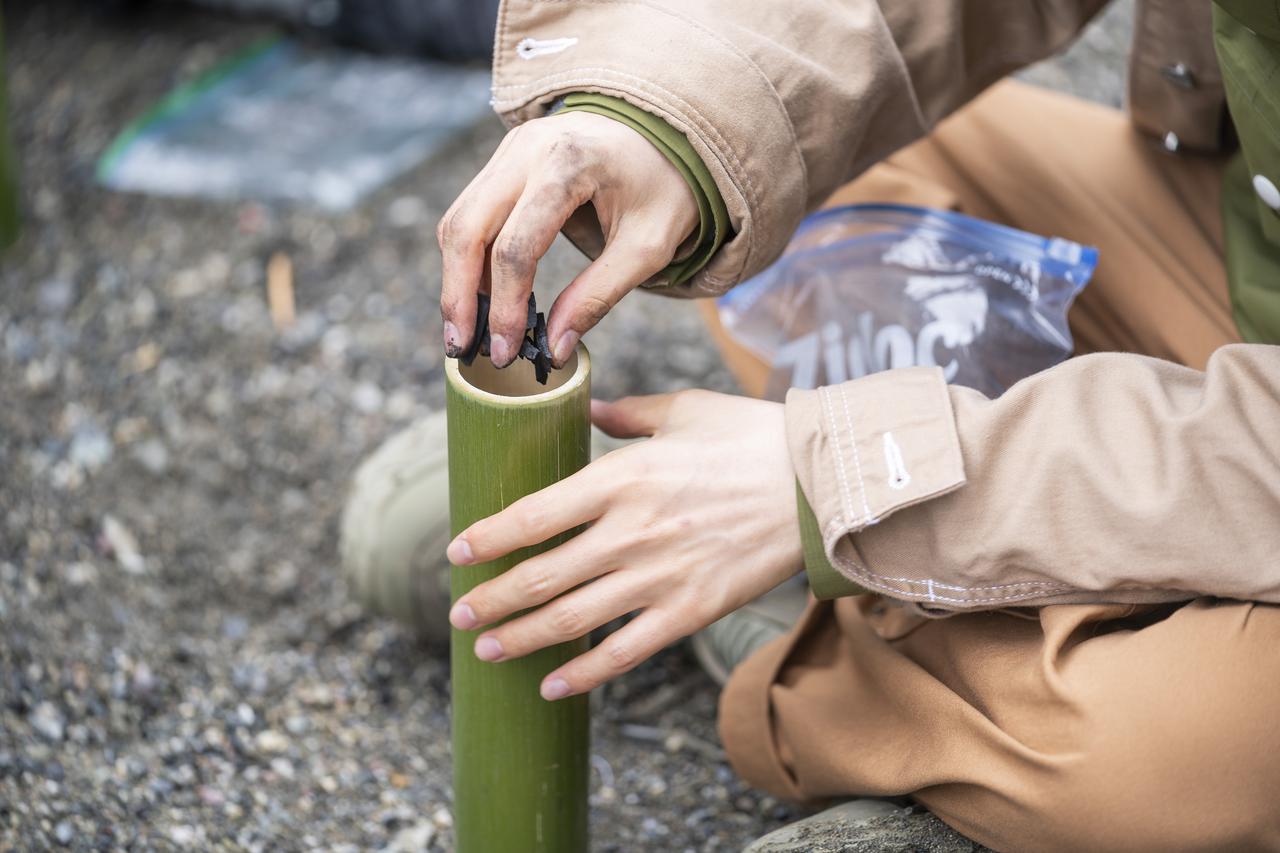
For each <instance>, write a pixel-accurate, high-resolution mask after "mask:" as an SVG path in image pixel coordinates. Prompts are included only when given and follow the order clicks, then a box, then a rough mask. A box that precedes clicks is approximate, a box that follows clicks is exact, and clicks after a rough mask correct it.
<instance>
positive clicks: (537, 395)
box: [446, 344, 591, 403]
mask: <svg viewBox="0 0 1280 853" xmlns="http://www.w3.org/2000/svg"><path fill="white" fill-rule="evenodd" d="M590 362H591V359H590V356H588V355H587V351H586V348H584V347H583V346H582V345H581V344H579V345H578V347H577V349H575V350H574V353H573V355H571V356H569V360H568V361H567V362H566V363H565V366H564V367H562V368H560V369H558V370H556V369H552V371H551V375H550V376H549V377H547V384H546V385H539V384H538V380H537V379H536V378H535V375H534V369H533V363H532V362H529V361H525V360H524V359H516V361H515V362H514V363H513V364H511V365H509V366H508V367H504V368H502V369H501V370H499V369H498V368H496V367H494V366H493V362H491V361H489V359H487V358H477V359H476V360H475V361H473V362H472V363H471V364H470V365H466V364H463V363H462V362H460V361H458V360H456V359H450V360H449V362H448V365H447V367H446V370H447V371H448V372H449V373H450V374H451V378H453V379H454V380H455V381H456V382H457V383H458V385H460V386H461V387H462V388H463V389H465V390H467V391H470V392H473V393H477V394H479V395H480V396H488V397H493V398H497V399H501V400H511V399H513V398H523V399H522V400H521V402H529V403H533V402H541V401H542V400H550V399H553V398H555V397H560V396H563V395H564V394H566V393H568V392H569V391H571V390H573V389H574V388H576V387H578V386H579V385H581V384H582V383H583V381H584V380H585V379H586V376H587V373H588V371H589V368H590Z"/></svg>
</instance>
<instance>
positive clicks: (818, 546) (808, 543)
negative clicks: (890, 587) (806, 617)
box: [796, 481, 866, 599]
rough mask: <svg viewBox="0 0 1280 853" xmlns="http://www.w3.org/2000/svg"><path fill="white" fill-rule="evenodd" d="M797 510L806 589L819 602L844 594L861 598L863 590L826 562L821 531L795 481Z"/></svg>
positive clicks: (816, 518) (807, 501)
mask: <svg viewBox="0 0 1280 853" xmlns="http://www.w3.org/2000/svg"><path fill="white" fill-rule="evenodd" d="M796 507H797V508H798V509H799V510H800V544H801V545H802V546H803V548H804V570H805V572H806V573H807V574H808V575H809V588H810V589H812V590H813V594H814V596H816V597H817V598H820V599H828V598H842V597H844V596H846V595H861V594H863V593H864V592H866V590H865V589H863V588H862V587H860V586H858V585H857V584H856V583H854V582H853V581H851V580H849V579H848V578H847V577H845V576H844V575H842V574H840V572H838V571H836V567H835V566H833V565H831V561H830V560H828V559H827V551H826V548H824V547H823V545H822V530H821V528H819V527H818V517H817V516H816V515H814V513H813V508H812V507H811V506H809V499H808V498H806V497H805V496H804V490H803V489H801V488H800V483H799V482H798V481H797V482H796Z"/></svg>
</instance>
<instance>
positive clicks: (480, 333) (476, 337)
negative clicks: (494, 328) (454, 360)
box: [459, 293, 489, 367]
mask: <svg viewBox="0 0 1280 853" xmlns="http://www.w3.org/2000/svg"><path fill="white" fill-rule="evenodd" d="M481 349H483V350H484V355H488V354H489V295H488V294H487V293H478V294H476V328H475V334H473V335H472V336H471V344H470V346H468V347H467V349H466V351H465V352H463V353H462V355H461V356H459V358H460V359H461V361H462V363H463V364H465V365H467V366H468V367H470V366H471V363H472V362H473V361H475V360H476V356H477V355H480V350H481Z"/></svg>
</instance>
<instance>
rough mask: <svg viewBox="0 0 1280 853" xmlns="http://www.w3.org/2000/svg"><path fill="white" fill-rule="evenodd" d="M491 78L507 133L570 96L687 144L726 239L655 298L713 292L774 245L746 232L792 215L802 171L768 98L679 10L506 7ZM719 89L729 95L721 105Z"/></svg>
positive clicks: (748, 66) (735, 59) (746, 63)
mask: <svg viewBox="0 0 1280 853" xmlns="http://www.w3.org/2000/svg"><path fill="white" fill-rule="evenodd" d="M627 33H633V34H642V35H643V37H635V38H632V37H627V36H626V35H624V34H627ZM606 34H614V35H613V37H605V35H606ZM659 45H660V46H661V49H658V47H657V46H659ZM672 57H679V58H680V59H679V62H672ZM493 75H494V84H493V106H494V109H495V110H496V111H497V112H498V113H499V115H501V116H502V119H503V121H504V122H506V123H507V124H508V125H512V126H514V125H516V124H520V123H522V122H525V121H529V120H531V119H534V118H539V117H541V116H543V115H545V114H546V112H547V110H548V108H549V106H550V105H551V104H552V103H553V102H554V101H556V100H557V99H558V98H560V97H563V96H565V95H568V94H570V93H573V92H596V93H602V94H606V95H611V96H613V97H617V98H621V99H622V100H624V101H627V102H629V103H631V104H633V105H635V106H637V107H640V108H641V109H644V110H646V111H648V112H650V113H652V114H654V115H656V116H658V117H660V118H661V119H663V121H665V122H666V123H667V124H668V125H670V126H671V127H672V128H674V129H675V130H676V131H678V132H679V133H680V134H682V135H683V136H684V137H685V138H686V139H687V140H688V141H689V143H690V144H691V145H692V146H693V148H694V150H695V151H696V152H697V155H698V158H699V159H700V160H701V161H702V162H703V163H704V164H705V165H706V167H707V169H708V170H709V171H710V173H711V176H712V178H713V179H714V181H715V184H716V187H717V188H718V189H719V192H720V195H721V197H722V198H723V200H724V202H725V205H726V207H727V210H728V214H729V220H730V222H729V225H730V229H731V230H732V231H733V232H734V236H733V237H732V239H729V240H727V241H726V242H725V243H724V245H723V246H722V247H721V249H720V251H719V252H717V253H716V254H715V256H714V257H712V258H711V259H710V262H709V263H708V264H707V265H706V266H705V267H703V268H702V269H701V270H699V271H698V273H697V274H696V275H694V276H693V277H692V278H691V279H690V280H689V281H688V282H686V283H685V284H682V285H675V286H672V287H669V288H666V290H665V291H664V292H671V293H675V294H678V295H688V296H715V295H719V294H721V293H723V292H725V291H726V290H728V289H729V287H731V286H732V285H733V284H735V283H737V282H738V281H740V280H741V279H743V278H744V277H745V274H746V273H749V272H751V271H755V270H759V269H761V268H763V267H764V266H765V265H766V264H767V263H768V262H769V261H770V260H772V259H773V256H775V255H776V254H777V251H778V250H779V249H780V248H781V241H779V240H772V239H768V237H767V235H765V239H763V240H758V239H757V237H756V229H755V225H756V223H758V222H765V223H776V224H775V225H774V226H773V227H774V228H778V227H780V225H782V224H785V226H786V227H787V228H790V227H791V226H793V225H794V224H795V223H796V222H799V221H800V219H801V218H802V217H803V215H804V212H805V203H806V197H807V195H808V178H807V172H806V169H805V164H804V161H803V159H802V157H801V153H800V149H799V146H798V143H797V142H796V140H795V138H794V136H793V134H792V132H791V123H790V121H789V119H788V116H787V113H786V110H785V109H784V106H783V103H782V100H781V98H780V97H779V94H778V91H777V90H776V89H775V87H774V86H773V84H772V83H771V82H770V80H769V79H768V77H767V76H766V75H765V74H764V72H762V71H761V69H760V68H759V67H758V65H757V64H756V63H754V62H752V60H751V58H750V56H749V55H748V54H747V53H746V52H744V51H743V50H741V49H740V48H737V47H736V46H735V45H734V44H733V43H731V42H730V41H728V40H726V39H725V38H724V37H723V36H722V35H720V34H717V33H716V32H714V31H713V30H711V29H709V28H708V27H707V26H706V25H704V24H703V23H702V22H701V21H699V20H697V19H696V18H694V17H693V16H692V15H691V14H689V13H686V12H684V11H682V10H679V9H675V8H672V7H667V6H660V5H656V4H655V5H648V4H638V3H599V4H594V3H581V4H574V6H573V14H572V15H566V14H565V4H562V3H534V2H517V1H516V0H508V2H504V3H503V4H502V7H501V10H500V12H499V16H498V28H497V34H496V40H495V45H494V63H493ZM726 80H732V81H733V97H725V96H724V95H725V91H726V87H725V81H726ZM761 128H770V129H771V130H770V132H761ZM760 175H768V176H769V180H767V181H761V180H759V176H760Z"/></svg>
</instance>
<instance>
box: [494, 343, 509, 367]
mask: <svg viewBox="0 0 1280 853" xmlns="http://www.w3.org/2000/svg"><path fill="white" fill-rule="evenodd" d="M489 357H490V358H491V359H492V360H493V366H494V367H506V366H507V363H508V362H510V361H511V344H509V343H507V339H506V338H504V337H502V336H501V335H493V336H492V338H490V340H489Z"/></svg>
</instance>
